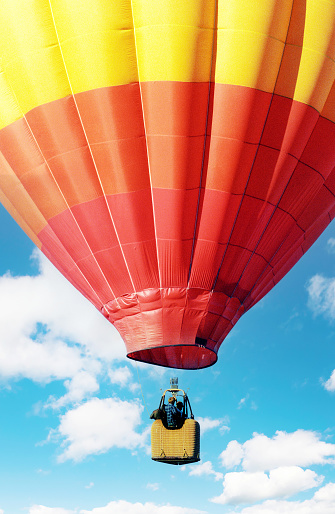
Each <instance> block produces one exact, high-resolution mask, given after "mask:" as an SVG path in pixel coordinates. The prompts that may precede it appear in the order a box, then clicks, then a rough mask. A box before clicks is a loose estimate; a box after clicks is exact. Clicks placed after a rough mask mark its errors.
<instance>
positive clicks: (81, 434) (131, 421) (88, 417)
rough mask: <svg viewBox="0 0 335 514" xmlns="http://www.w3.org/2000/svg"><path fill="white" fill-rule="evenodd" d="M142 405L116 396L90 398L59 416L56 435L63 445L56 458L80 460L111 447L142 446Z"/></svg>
mask: <svg viewBox="0 0 335 514" xmlns="http://www.w3.org/2000/svg"><path fill="white" fill-rule="evenodd" d="M142 411H143V407H142V406H141V405H139V404H138V403H137V402H135V401H132V402H127V401H121V400H120V399H118V398H106V399H103V400H101V399H99V398H92V399H91V400H89V401H87V402H86V403H84V404H82V405H80V406H79V407H77V408H74V409H72V410H69V411H67V412H66V413H65V414H64V415H63V416H61V418H60V425H59V427H58V429H57V435H58V437H60V438H62V439H63V444H62V446H65V449H64V451H63V453H62V454H61V455H60V456H59V461H60V462H63V461H66V460H69V459H72V460H74V461H80V460H82V459H84V458H85V457H87V456H88V455H91V454H98V453H105V452H107V451H108V450H109V449H111V448H112V447H118V448H127V449H135V448H137V447H143V446H145V442H146V438H147V435H148V434H147V431H145V432H144V433H142V434H140V433H138V432H136V430H135V429H136V427H137V426H138V425H140V423H141V413H142Z"/></svg>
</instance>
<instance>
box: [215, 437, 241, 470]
mask: <svg viewBox="0 0 335 514" xmlns="http://www.w3.org/2000/svg"><path fill="white" fill-rule="evenodd" d="M243 456H244V450H243V445H242V444H240V443H238V442H237V441H230V442H229V443H228V445H227V448H226V449H225V450H223V452H221V454H220V459H221V464H222V466H223V467H225V468H227V469H232V468H234V467H235V466H238V465H239V464H240V463H241V461H242V459H243Z"/></svg>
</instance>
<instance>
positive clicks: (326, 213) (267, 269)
mask: <svg viewBox="0 0 335 514" xmlns="http://www.w3.org/2000/svg"><path fill="white" fill-rule="evenodd" d="M310 137H311V136H310ZM290 180H291V179H290ZM289 182H290V181H289ZM323 187H326V186H325V184H323ZM327 189H328V188H327ZM330 192H331V191H330ZM332 194H333V193H332ZM333 196H335V195H334V194H333ZM323 216H325V217H327V216H328V217H329V218H330V215H329V211H326V212H325V213H323ZM323 216H320V217H319V218H318V219H317V220H316V221H318V220H320V218H322V217H323ZM293 219H294V218H293ZM294 221H295V224H296V225H297V226H298V227H299V228H301V227H300V226H299V224H298V219H297V220H296V219H294ZM331 221H332V220H331V219H330V220H329V222H328V225H329V223H330V222H331ZM313 225H314V223H313V224H312V225H310V226H309V227H308V228H307V230H304V229H303V228H301V230H302V231H303V234H302V235H301V236H300V238H299V240H298V241H301V242H298V243H297V244H296V246H295V250H294V251H296V250H297V249H298V248H299V247H300V248H301V251H302V253H303V254H304V253H305V252H304V250H303V248H302V242H303V240H304V239H306V233H307V231H308V230H309V229H310V228H312V227H313ZM264 230H265V229H264ZM262 235H263V234H262ZM289 235H290V234H287V235H286V237H285V239H284V240H283V241H282V242H281V244H280V246H279V247H278V248H277V250H276V252H275V253H274V254H273V255H272V257H271V259H270V260H269V261H267V265H266V267H265V268H264V270H263V271H262V273H261V275H260V276H259V277H258V279H257V280H256V282H255V284H254V286H253V288H252V289H251V290H250V291H249V293H248V295H247V296H246V297H245V299H244V300H243V302H242V305H244V303H245V302H246V300H247V299H248V298H249V296H250V295H251V293H252V291H254V289H255V287H256V285H257V284H258V283H259V282H260V281H261V279H262V277H263V276H264V274H266V273H267V271H269V268H271V270H272V273H273V279H274V278H275V277H276V275H275V274H274V272H273V266H272V265H271V261H273V259H274V258H275V257H276V255H277V253H278V252H279V251H280V249H281V247H282V246H283V244H284V243H285V242H286V241H287V239H288V237H289ZM291 249H292V248H289V249H288V250H287V252H285V254H284V255H283V256H282V257H281V260H282V259H284V258H285V256H287V255H288V254H289V252H290V250H291ZM293 266H294V265H293ZM293 266H291V268H292V267H293ZM264 287H265V288H266V287H267V284H265V286H264ZM263 289H264V288H263ZM261 294H262V292H260V293H259V294H258V295H257V297H258V296H259V295H261ZM257 301H259V300H257ZM254 303H256V302H253V303H252V305H254ZM248 308H249V309H250V307H248Z"/></svg>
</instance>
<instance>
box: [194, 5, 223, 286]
mask: <svg viewBox="0 0 335 514" xmlns="http://www.w3.org/2000/svg"><path fill="white" fill-rule="evenodd" d="M217 9H218V0H215V3H214V20H213V42H212V54H211V65H210V71H209V83H208V95H207V110H206V121H205V134H204V145H203V151H202V160H201V171H200V180H199V194H198V203H197V211H196V215H195V222H194V231H193V242H192V251H191V259H190V265H189V270H188V277H187V289H188V288H189V281H190V278H191V271H192V264H193V258H194V251H195V243H196V232H197V228H198V218H199V210H200V199H201V191H202V179H203V174H204V166H205V157H206V147H207V129H208V121H209V107H210V102H211V91H212V74H213V64H214V46H215V39H216V37H217V26H216V25H217V16H218V14H217Z"/></svg>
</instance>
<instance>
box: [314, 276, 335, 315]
mask: <svg viewBox="0 0 335 514" xmlns="http://www.w3.org/2000/svg"><path fill="white" fill-rule="evenodd" d="M307 292H308V307H309V308H310V309H311V311H312V312H313V313H314V314H315V315H323V316H325V317H326V318H328V319H330V320H334V319H335V278H326V277H324V276H322V275H314V276H313V277H312V278H311V279H310V280H309V281H308V283H307Z"/></svg>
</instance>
